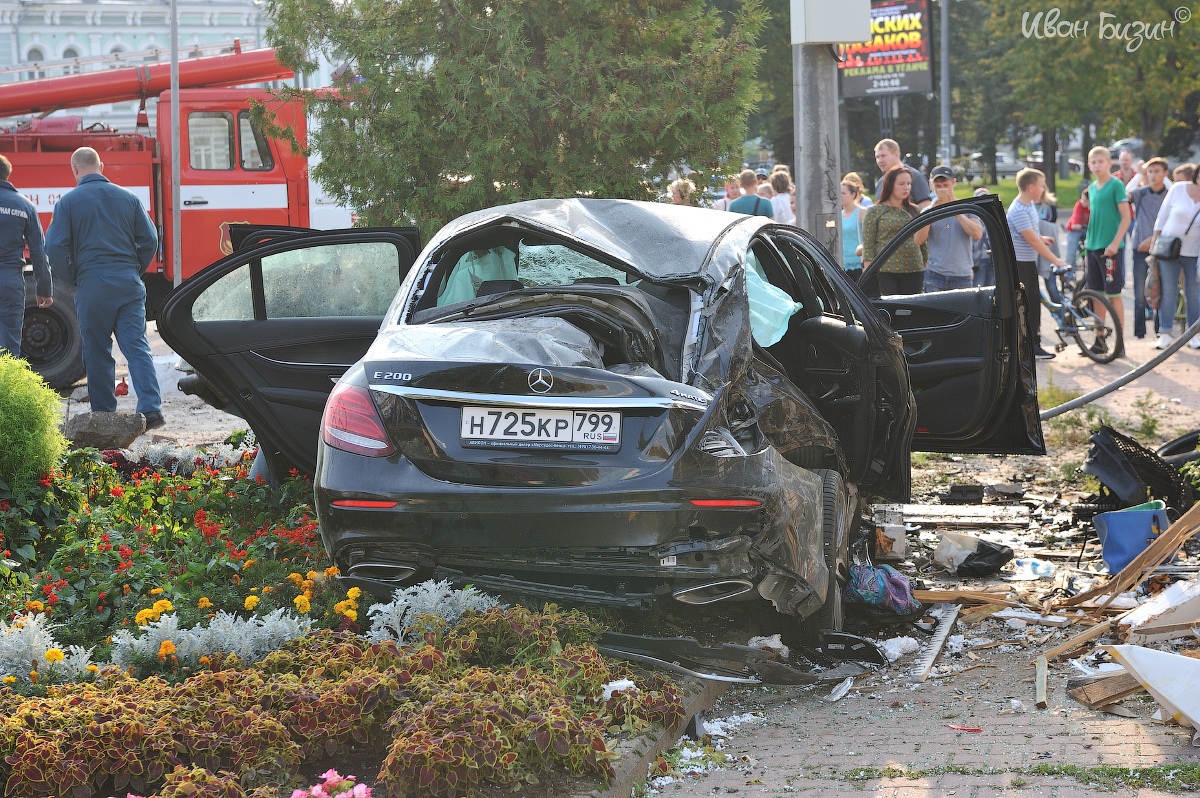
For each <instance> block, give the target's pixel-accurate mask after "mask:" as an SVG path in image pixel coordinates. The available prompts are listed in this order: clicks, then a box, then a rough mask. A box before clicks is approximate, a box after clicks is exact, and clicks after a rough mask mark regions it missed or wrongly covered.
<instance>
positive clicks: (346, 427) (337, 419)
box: [321, 384, 395, 457]
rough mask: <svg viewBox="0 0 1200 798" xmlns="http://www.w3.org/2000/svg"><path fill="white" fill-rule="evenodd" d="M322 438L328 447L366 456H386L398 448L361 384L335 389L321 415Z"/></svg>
mask: <svg viewBox="0 0 1200 798" xmlns="http://www.w3.org/2000/svg"><path fill="white" fill-rule="evenodd" d="M321 439H322V440H324V441H325V445H326V446H332V447H333V448H335V449H341V450H342V451H343V452H352V453H354V454H361V455H365V456H367V457H387V456H388V455H390V454H392V453H393V452H394V451H395V449H394V448H392V442H391V441H390V440H388V436H387V433H386V432H384V430H383V423H382V422H380V420H379V414H378V413H376V412H375V404H374V403H373V402H372V401H371V395H370V394H369V393H367V389H366V388H364V387H362V386H361V385H348V384H342V385H338V386H337V387H336V388H334V389H333V393H331V394H330V395H329V402H328V403H326V405H325V415H324V416H322V417H321Z"/></svg>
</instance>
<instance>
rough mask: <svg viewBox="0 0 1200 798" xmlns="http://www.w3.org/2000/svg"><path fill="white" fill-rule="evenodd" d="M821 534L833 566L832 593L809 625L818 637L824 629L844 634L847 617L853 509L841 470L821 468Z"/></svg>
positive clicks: (808, 622)
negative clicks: (844, 597)
mask: <svg viewBox="0 0 1200 798" xmlns="http://www.w3.org/2000/svg"><path fill="white" fill-rule="evenodd" d="M816 473H817V474H818V475H819V476H820V477H821V482H822V485H821V533H822V537H823V538H824V541H825V564H826V565H827V566H828V567H829V590H828V592H826V594H825V603H824V604H822V605H821V609H819V610H817V612H816V613H814V614H813V615H812V617H810V618H809V619H808V620H807V622H806V623H805V626H806V627H807V629H808V631H809V635H810V637H812V638H815V637H816V636H817V635H818V633H819V632H820V631H821V630H822V629H832V630H834V631H838V632H840V631H842V629H843V627H844V625H845V615H844V613H843V609H842V588H843V587H845V585H846V579H847V577H848V576H849V575H850V526H851V524H850V508H849V500H848V498H847V494H846V483H845V482H844V481H843V480H842V475H841V474H839V473H838V472H837V471H830V470H828V469H821V470H819V471H817V472H816Z"/></svg>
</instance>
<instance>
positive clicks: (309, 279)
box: [262, 242, 400, 319]
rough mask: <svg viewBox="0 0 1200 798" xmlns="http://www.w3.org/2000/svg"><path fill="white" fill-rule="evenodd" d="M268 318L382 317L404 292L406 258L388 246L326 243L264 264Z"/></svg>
mask: <svg viewBox="0 0 1200 798" xmlns="http://www.w3.org/2000/svg"><path fill="white" fill-rule="evenodd" d="M262 276H263V289H264V292H265V299H266V309H267V318H268V319H286V318H313V317H320V316H382V315H383V314H384V313H385V312H386V311H387V309H388V306H389V305H390V304H391V302H392V297H394V296H395V295H396V292H397V291H398V290H399V289H400V254H399V252H398V251H397V249H396V246H395V245H394V244H391V243H386V242H358V243H345V244H326V245H324V246H314V247H307V248H305V249H296V250H291V251H289V252H280V253H277V254H275V255H268V256H266V257H265V258H263V259H262Z"/></svg>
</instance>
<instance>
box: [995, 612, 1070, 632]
mask: <svg viewBox="0 0 1200 798" xmlns="http://www.w3.org/2000/svg"><path fill="white" fill-rule="evenodd" d="M992 617H993V618H995V619H996V620H999V621H1007V620H1021V621H1025V623H1027V624H1029V623H1033V624H1037V625H1038V626H1054V627H1059V628H1061V627H1064V626H1070V625H1071V624H1073V623H1075V621H1076V619H1075V618H1068V617H1067V616H1065V615H1042V614H1041V613H1039V612H1033V611H1032V610H1023V609H1018V608H1015V607H1009V608H1007V609H1003V610H1000V611H999V612H997V613H996V614H994V615H993V616H992ZM1015 628H1018V629H1019V628H1022V627H1015Z"/></svg>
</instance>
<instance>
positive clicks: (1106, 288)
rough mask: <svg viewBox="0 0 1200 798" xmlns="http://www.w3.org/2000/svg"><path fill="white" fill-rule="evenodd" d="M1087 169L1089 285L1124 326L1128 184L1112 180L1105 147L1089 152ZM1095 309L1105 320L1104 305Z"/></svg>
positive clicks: (1099, 344) (1100, 343)
mask: <svg viewBox="0 0 1200 798" xmlns="http://www.w3.org/2000/svg"><path fill="white" fill-rule="evenodd" d="M1088 168H1089V169H1091V170H1092V174H1094V175H1095V176H1096V179H1095V180H1094V181H1093V182H1092V184H1091V185H1090V186H1088V200H1089V202H1090V204H1091V208H1092V215H1091V217H1090V218H1089V219H1088V227H1087V239H1086V241H1085V243H1084V248H1085V249H1086V250H1087V281H1086V286H1087V287H1088V288H1091V289H1093V290H1095V291H1103V292H1104V294H1105V296H1107V297H1108V299H1109V301H1110V302H1112V305H1113V310H1114V311H1116V315H1117V318H1116V320H1115V322H1114V323H1115V324H1119V325H1121V326H1122V327H1124V324H1125V305H1124V303H1123V302H1122V301H1121V289H1123V288H1124V287H1125V258H1124V257H1123V256H1124V254H1125V253H1124V252H1122V251H1121V247H1122V245H1123V244H1124V243H1125V231H1126V230H1128V229H1129V223H1130V220H1131V219H1132V218H1133V214H1132V212H1131V211H1130V210H1129V198H1128V197H1127V196H1126V194H1125V185H1124V184H1123V183H1122V182H1121V181H1120V180H1115V179H1113V176H1112V155H1110V154H1109V152H1108V149H1107V148H1106V147H1093V148H1092V150H1091V152H1089V153H1088ZM1095 310H1096V313H1097V315H1099V316H1100V319H1101V321H1103V320H1104V308H1102V307H1097V308H1096V309H1095ZM1095 346H1096V347H1097V348H1099V347H1105V348H1106V344H1105V343H1104V339H1103V338H1099V339H1097V340H1096V343H1095ZM1102 351H1103V350H1102Z"/></svg>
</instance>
